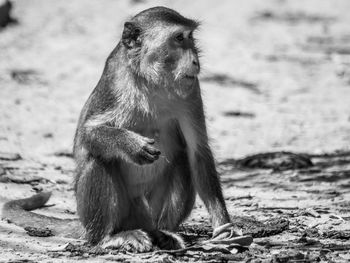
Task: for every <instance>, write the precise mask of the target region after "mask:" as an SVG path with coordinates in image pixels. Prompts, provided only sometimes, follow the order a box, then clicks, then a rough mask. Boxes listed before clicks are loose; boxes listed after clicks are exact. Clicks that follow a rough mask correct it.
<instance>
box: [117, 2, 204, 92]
mask: <svg viewBox="0 0 350 263" xmlns="http://www.w3.org/2000/svg"><path fill="white" fill-rule="evenodd" d="M197 27H198V23H197V22H196V21H193V20H191V19H188V18H185V17H183V16H182V15H180V14H179V13H177V12H175V11H174V10H172V9H169V8H165V7H154V8H150V9H147V10H145V11H143V12H141V13H139V14H137V15H136V16H135V17H133V18H132V19H131V20H130V21H128V22H126V23H125V24H124V31H123V35H122V44H123V46H124V47H125V52H126V54H127V57H128V61H129V65H130V68H131V70H133V71H134V73H135V74H137V75H138V76H141V77H143V78H145V79H146V80H147V81H148V82H150V83H152V84H153V85H154V86H155V87H159V88H168V89H170V90H172V91H174V92H175V93H177V94H178V95H181V96H187V94H189V93H190V92H191V90H192V87H194V85H195V84H196V82H197V81H198V78H197V76H198V74H199V71H200V65H199V60H198V49H197V47H196V45H195V40H194V38H193V32H194V31H195V30H196V29H197Z"/></svg>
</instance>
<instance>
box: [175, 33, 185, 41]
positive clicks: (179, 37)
mask: <svg viewBox="0 0 350 263" xmlns="http://www.w3.org/2000/svg"><path fill="white" fill-rule="evenodd" d="M175 39H176V41H178V42H182V41H184V39H185V38H184V35H183V34H182V33H181V34H178V35H176V37H175Z"/></svg>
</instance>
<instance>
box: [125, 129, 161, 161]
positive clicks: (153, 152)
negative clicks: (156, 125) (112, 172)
mask: <svg viewBox="0 0 350 263" xmlns="http://www.w3.org/2000/svg"><path fill="white" fill-rule="evenodd" d="M153 144H154V139H150V138H147V137H144V136H141V135H138V134H134V136H133V138H132V140H131V143H130V144H129V147H128V148H129V149H127V155H128V156H129V158H130V159H131V161H133V162H134V163H136V164H139V165H143V164H150V163H153V162H154V161H156V160H158V158H159V155H160V151H159V150H158V149H157V148H155V147H154V146H152V145H153Z"/></svg>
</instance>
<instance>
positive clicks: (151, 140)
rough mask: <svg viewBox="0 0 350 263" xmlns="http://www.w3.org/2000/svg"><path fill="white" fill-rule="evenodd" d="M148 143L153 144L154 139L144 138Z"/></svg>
mask: <svg viewBox="0 0 350 263" xmlns="http://www.w3.org/2000/svg"><path fill="white" fill-rule="evenodd" d="M146 141H147V143H148V144H154V142H155V140H154V139H151V138H146Z"/></svg>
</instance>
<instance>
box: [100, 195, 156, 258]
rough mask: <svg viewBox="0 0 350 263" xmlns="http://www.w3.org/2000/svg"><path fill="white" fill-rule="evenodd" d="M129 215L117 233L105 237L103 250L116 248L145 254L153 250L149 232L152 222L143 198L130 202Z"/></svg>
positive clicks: (152, 227)
mask: <svg viewBox="0 0 350 263" xmlns="http://www.w3.org/2000/svg"><path fill="white" fill-rule="evenodd" d="M129 205H130V209H129V214H128V216H127V217H126V218H125V220H123V222H122V224H121V225H120V227H119V228H117V229H115V231H116V232H117V233H115V234H113V235H110V236H107V237H106V238H105V239H104V240H103V241H102V242H101V244H102V247H104V248H118V249H122V250H127V251H132V252H146V251H150V250H151V249H152V248H153V244H152V238H151V236H150V234H149V233H150V232H151V230H152V229H154V224H153V220H152V217H151V214H150V209H149V207H148V202H147V200H146V198H145V197H143V196H140V197H137V198H134V199H133V200H130V203H129Z"/></svg>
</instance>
